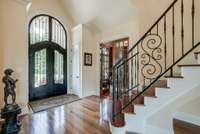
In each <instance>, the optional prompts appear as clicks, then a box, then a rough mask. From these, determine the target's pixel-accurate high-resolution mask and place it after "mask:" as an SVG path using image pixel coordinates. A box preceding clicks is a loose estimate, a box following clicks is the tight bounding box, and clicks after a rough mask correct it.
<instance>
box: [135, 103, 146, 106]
mask: <svg viewBox="0 0 200 134" xmlns="http://www.w3.org/2000/svg"><path fill="white" fill-rule="evenodd" d="M134 105H136V106H145V104H137V103H136V104H135V103H134Z"/></svg>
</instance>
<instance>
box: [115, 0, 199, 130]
mask: <svg viewBox="0 0 200 134" xmlns="http://www.w3.org/2000/svg"><path fill="white" fill-rule="evenodd" d="M184 2H185V1H184V0H174V1H173V2H172V4H171V5H170V6H169V7H168V8H167V10H166V11H165V12H164V13H163V14H162V15H161V17H159V19H158V20H157V21H156V22H155V23H154V24H153V25H152V27H151V28H150V29H149V30H148V31H147V32H146V33H145V34H144V35H143V36H142V37H141V38H140V39H139V40H138V42H136V44H135V45H133V47H132V48H131V49H130V50H129V51H128V54H127V55H124V56H123V57H122V58H121V59H120V60H119V61H118V62H117V63H116V64H115V66H114V67H113V95H112V102H113V103H112V105H113V106H112V107H113V108H112V125H113V126H114V127H118V128H120V127H121V128H122V129H123V128H124V127H125V126H126V125H129V124H128V122H126V120H128V119H127V118H129V116H133V118H135V120H137V121H138V122H134V120H132V121H130V122H132V125H133V127H135V128H137V129H135V130H136V131H134V132H139V133H140V131H142V130H141V128H144V126H143V125H144V124H145V123H144V122H143V120H144V117H145V116H146V114H148V113H150V114H152V111H156V109H158V108H160V107H162V104H160V103H161V102H156V100H158V101H161V100H162V98H159V94H160V93H161V92H166V94H167V92H168V91H169V90H170V91H171V88H176V85H175V84H174V82H176V81H177V82H178V84H177V88H180V87H181V84H180V81H187V82H188V83H189V84H191V83H193V82H195V79H194V78H193V77H192V78H191V80H193V81H190V80H188V79H189V78H190V77H191V76H190V75H189V74H187V73H188V72H190V71H191V70H189V71H188V72H187V71H183V70H187V69H188V68H192V69H194V68H197V69H199V68H200V62H198V64H195V63H194V64H182V63H181V62H182V61H183V60H184V59H185V58H187V57H188V56H189V55H191V54H193V53H194V55H195V58H196V59H197V60H198V61H200V60H199V59H200V52H199V51H198V50H197V48H198V47H199V46H200V42H199V41H200V40H199V39H198V40H197V41H196V40H195V37H196V33H195V27H196V25H197V24H196V23H195V17H197V15H196V14H197V13H196V11H197V10H195V3H196V0H189V2H191V4H188V3H187V5H188V6H191V7H190V9H191V12H190V13H191V16H190V17H191V24H190V25H189V26H191V31H190V32H191V44H190V46H189V48H188V49H185V48H186V47H188V45H187V44H186V43H185V39H184V37H185V36H184V35H185V34H186V31H185V28H184V26H185V25H184V20H185V18H184V17H185V14H184V13H185V12H184V11H185V6H186V4H184ZM187 2H188V1H187ZM178 7H179V8H180V9H181V10H179V11H180V14H179V15H180V16H176V15H175V14H177V13H176V12H175V11H176V8H178ZM179 8H178V9H179ZM187 15H188V14H187ZM169 16H171V19H169V20H168V18H169ZM176 17H180V18H181V23H180V26H181V30H180V29H179V30H180V34H178V32H177V30H176V27H177V25H175V20H176ZM169 21H170V22H171V21H172V23H170V24H171V25H170V26H168V23H169ZM169 27H170V28H169ZM199 27H200V25H199ZM169 29H170V30H169ZM169 31H170V33H168V32H169ZM187 32H189V31H187ZM160 33H162V34H160ZM169 35H171V36H172V38H169V39H168V38H167V36H169ZM176 38H180V42H179V43H177V42H176ZM178 46H179V47H180V48H179V49H177V48H176V47H178ZM177 55H178V56H177ZM177 68H178V70H181V73H177V72H176V70H177ZM197 71H198V70H197ZM185 72H187V73H186V75H185ZM191 73H192V74H193V73H194V72H193V71H191ZM193 76H195V74H193ZM196 82H197V83H198V82H199V81H196ZM184 84H186V83H183V85H184ZM189 84H188V85H189ZM170 85H171V86H170ZM188 85H186V86H185V87H184V88H188V90H189V89H190V88H189V87H188ZM192 85H195V83H193V84H191V86H192ZM178 90H179V89H177V91H178ZM185 90H186V89H184V91H185ZM177 91H176V92H177ZM176 92H175V91H174V96H176V97H178V95H179V93H180V94H182V92H179V93H176ZM175 93H176V94H175ZM170 94H173V93H171V92H170ZM170 94H168V100H166V101H164V102H163V105H164V104H165V105H167V102H168V101H169V102H170V101H172V100H173V99H174V98H172V99H171V100H170ZM164 98H167V97H164ZM163 100H164V99H163ZM151 106H152V107H151ZM127 115H128V116H127ZM134 125H135V126H134ZM140 126H141V127H140ZM129 129H130V128H129ZM123 132H124V131H123Z"/></svg>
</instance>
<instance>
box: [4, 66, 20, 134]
mask: <svg viewBox="0 0 200 134" xmlns="http://www.w3.org/2000/svg"><path fill="white" fill-rule="evenodd" d="M13 72H14V71H13V70H12V69H6V70H5V71H4V74H5V76H4V77H3V80H2V81H3V83H4V84H5V87H4V101H5V106H4V108H3V109H1V118H2V119H4V120H5V122H4V123H3V125H2V129H1V132H0V133H1V134H15V133H17V132H19V131H20V129H21V123H20V120H19V119H18V115H19V114H20V113H21V108H20V107H19V105H17V104H16V102H15V100H16V92H15V88H16V82H17V81H18V80H17V79H16V80H14V79H13V78H12V77H11V76H12V73H13ZM8 96H11V97H12V103H10V102H8Z"/></svg>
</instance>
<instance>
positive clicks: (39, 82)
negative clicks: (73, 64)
mask: <svg viewBox="0 0 200 134" xmlns="http://www.w3.org/2000/svg"><path fill="white" fill-rule="evenodd" d="M65 93H67V36H66V30H65V28H64V26H63V25H62V24H61V23H60V21H58V20H57V19H56V18H54V17H52V16H49V15H37V16H35V17H33V18H32V19H31V21H30V23H29V100H30V101H32V100H37V99H41V98H46V97H49V96H55V95H59V94H65Z"/></svg>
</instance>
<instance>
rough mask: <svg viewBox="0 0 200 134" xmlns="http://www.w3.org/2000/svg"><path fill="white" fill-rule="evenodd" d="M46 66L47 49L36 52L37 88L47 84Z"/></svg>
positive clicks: (35, 76) (35, 75)
mask: <svg viewBox="0 0 200 134" xmlns="http://www.w3.org/2000/svg"><path fill="white" fill-rule="evenodd" d="M46 64H47V63H46V49H43V50H41V51H38V52H36V53H35V68H34V69H35V74H34V79H35V83H34V86H35V87H40V86H43V85H46V84H47V73H46Z"/></svg>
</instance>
